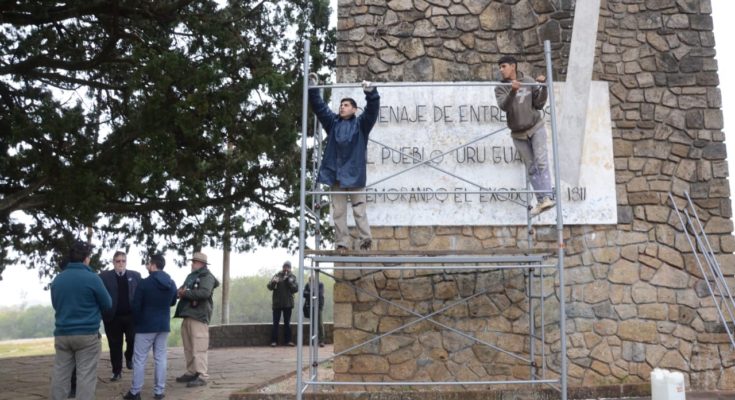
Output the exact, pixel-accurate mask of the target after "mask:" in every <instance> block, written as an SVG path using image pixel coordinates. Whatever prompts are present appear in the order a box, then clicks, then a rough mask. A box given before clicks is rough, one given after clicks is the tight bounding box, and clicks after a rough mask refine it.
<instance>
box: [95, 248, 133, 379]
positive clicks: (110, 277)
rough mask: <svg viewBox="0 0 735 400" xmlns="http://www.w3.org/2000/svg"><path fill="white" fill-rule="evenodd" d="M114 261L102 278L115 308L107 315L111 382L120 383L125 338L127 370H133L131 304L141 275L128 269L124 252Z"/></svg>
mask: <svg viewBox="0 0 735 400" xmlns="http://www.w3.org/2000/svg"><path fill="white" fill-rule="evenodd" d="M112 261H113V263H114V264H113V267H114V268H113V269H111V270H108V271H103V272H102V273H101V274H100V278H102V283H104V284H105V288H106V289H107V292H108V293H110V297H111V298H112V309H111V310H110V312H108V313H106V314H105V315H104V324H105V335H107V342H108V344H109V346H110V363H111V364H112V378H111V379H110V381H112V382H114V381H118V380H120V378H121V376H122V356H123V351H122V349H123V336H124V337H125V342H126V347H125V365H126V366H127V368H128V369H132V368H133V349H134V348H135V329H134V324H133V315H132V307H131V304H132V302H133V297H134V296H135V289H136V288H137V287H138V283H140V279H141V278H140V273H138V272H136V271H129V270H128V269H127V268H126V267H127V262H128V257H127V254H125V253H124V252H122V251H117V252H115V255H114V256H113V257H112Z"/></svg>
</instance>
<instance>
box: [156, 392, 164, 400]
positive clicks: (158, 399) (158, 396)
mask: <svg viewBox="0 0 735 400" xmlns="http://www.w3.org/2000/svg"><path fill="white" fill-rule="evenodd" d="M164 397H166V395H165V394H164V393H158V394H155V393H153V398H154V399H156V400H161V399H162V398H164Z"/></svg>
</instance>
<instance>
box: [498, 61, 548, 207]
mask: <svg viewBox="0 0 735 400" xmlns="http://www.w3.org/2000/svg"><path fill="white" fill-rule="evenodd" d="M498 66H499V67H500V75H501V76H502V78H503V79H502V82H504V83H510V86H496V87H495V98H496V99H497V101H498V107H500V109H501V110H503V111H505V114H506V116H507V121H508V128H509V129H510V135H511V137H512V138H513V144H514V145H515V147H516V149H517V150H518V153H520V155H521V160H523V164H524V165H525V167H526V174H528V177H529V180H530V181H531V185H532V186H533V189H534V190H536V191H541V192H542V193H536V200H537V202H536V205H535V206H534V207H533V208H532V209H531V212H530V214H531V216H532V217H535V216H537V215H539V214H541V213H542V212H544V211H546V210H548V209H550V208H552V207H553V206H554V205H555V204H556V203H555V202H554V200H552V199H551V180H550V178H549V161H548V155H547V150H546V127H545V126H544V120H543V118H541V113H540V112H539V110H542V109H543V108H544V105H545V104H546V98H547V95H548V93H546V86H541V85H539V86H521V83H543V82H546V77H545V76H543V75H539V76H538V77H536V80H535V81H534V80H533V79H531V78H526V77H524V76H523V74H522V73H521V72H520V71H518V61H517V60H516V59H515V57H513V56H503V57H501V58H500V60H499V61H498Z"/></svg>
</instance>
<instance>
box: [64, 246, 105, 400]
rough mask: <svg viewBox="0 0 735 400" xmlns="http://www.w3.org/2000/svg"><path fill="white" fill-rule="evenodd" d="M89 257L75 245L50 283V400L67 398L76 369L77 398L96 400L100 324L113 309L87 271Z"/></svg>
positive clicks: (89, 248) (85, 248)
mask: <svg viewBox="0 0 735 400" xmlns="http://www.w3.org/2000/svg"><path fill="white" fill-rule="evenodd" d="M91 254H92V245H91V244H89V243H86V242H83V241H79V240H78V241H76V242H74V244H73V245H72V247H71V250H70V251H69V263H68V264H67V265H66V267H65V268H64V270H63V271H62V272H61V273H60V274H59V275H57V276H56V278H54V280H53V282H51V304H52V305H53V307H54V311H55V319H56V329H54V348H55V349H56V357H55V358H54V371H53V374H52V379H51V399H52V400H61V399H66V398H67V396H68V395H69V380H70V379H71V375H72V371H74V367H75V366H76V371H77V393H76V398H77V399H80V400H92V399H94V398H95V389H96V388H97V362H98V361H99V358H100V353H101V351H102V348H101V341H100V334H99V330H100V321H101V320H102V313H103V312H106V311H108V310H109V309H110V308H111V307H112V299H111V298H110V295H109V294H108V293H107V290H105V286H104V285H103V284H102V280H101V279H100V277H99V276H97V274H95V273H94V271H92V269H91V268H89V261H90V255H91Z"/></svg>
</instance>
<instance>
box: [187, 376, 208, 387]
mask: <svg viewBox="0 0 735 400" xmlns="http://www.w3.org/2000/svg"><path fill="white" fill-rule="evenodd" d="M197 386H207V381H205V380H204V379H202V378H200V377H199V374H197V377H196V379H194V380H193V381H191V382H189V383H187V384H186V387H197Z"/></svg>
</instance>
